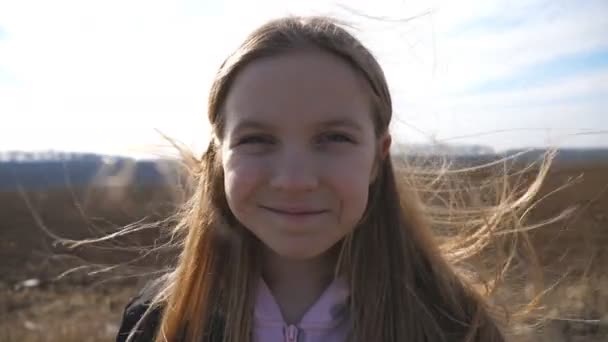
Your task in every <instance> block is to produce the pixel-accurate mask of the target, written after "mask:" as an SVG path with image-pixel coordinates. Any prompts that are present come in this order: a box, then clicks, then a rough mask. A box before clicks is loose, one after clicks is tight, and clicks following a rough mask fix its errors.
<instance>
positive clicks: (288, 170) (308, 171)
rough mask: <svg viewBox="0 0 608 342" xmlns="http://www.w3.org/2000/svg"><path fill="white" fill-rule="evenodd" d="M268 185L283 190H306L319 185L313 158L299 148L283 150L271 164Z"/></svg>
mask: <svg viewBox="0 0 608 342" xmlns="http://www.w3.org/2000/svg"><path fill="white" fill-rule="evenodd" d="M271 168H272V170H273V172H272V177H271V180H270V185H271V187H273V188H274V189H276V190H280V191H285V192H307V191H312V190H314V189H315V188H317V187H318V186H319V175H318V174H317V173H318V172H317V170H316V169H317V167H316V165H315V161H314V158H312V157H310V156H308V153H307V152H305V151H301V150H296V149H291V150H285V151H284V152H283V153H281V155H280V156H279V158H277V159H276V160H274V161H273V165H271Z"/></svg>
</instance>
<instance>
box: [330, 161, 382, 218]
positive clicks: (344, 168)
mask: <svg viewBox="0 0 608 342" xmlns="http://www.w3.org/2000/svg"><path fill="white" fill-rule="evenodd" d="M372 164H373V153H372V152H367V151H365V152H363V153H361V154H358V155H356V156H353V157H350V158H344V159H338V160H335V161H334V162H332V163H328V164H327V168H326V171H327V174H328V175H329V176H328V177H329V178H330V179H331V181H330V183H331V186H332V188H333V190H334V192H335V193H336V195H337V196H338V199H339V201H340V217H341V221H343V222H344V223H347V222H348V223H350V224H353V225H354V224H356V223H357V222H358V221H359V219H360V218H361V216H362V215H363V212H364V211H365V208H366V206H367V199H368V192H369V184H370V181H371V172H372Z"/></svg>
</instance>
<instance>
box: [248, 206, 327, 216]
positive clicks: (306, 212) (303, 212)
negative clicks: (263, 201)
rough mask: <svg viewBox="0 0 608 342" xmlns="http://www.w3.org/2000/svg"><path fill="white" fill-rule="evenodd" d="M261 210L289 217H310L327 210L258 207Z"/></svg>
mask: <svg viewBox="0 0 608 342" xmlns="http://www.w3.org/2000/svg"><path fill="white" fill-rule="evenodd" d="M260 207H261V208H263V209H266V210H268V211H271V212H273V213H277V214H282V215H290V216H310V215H319V214H323V213H326V212H327V210H318V209H300V208H273V207H267V206H260Z"/></svg>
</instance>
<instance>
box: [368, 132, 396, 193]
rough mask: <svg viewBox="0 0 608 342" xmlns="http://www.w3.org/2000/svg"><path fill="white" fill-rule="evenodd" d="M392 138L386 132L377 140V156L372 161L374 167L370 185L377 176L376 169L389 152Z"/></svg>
mask: <svg viewBox="0 0 608 342" xmlns="http://www.w3.org/2000/svg"><path fill="white" fill-rule="evenodd" d="M391 143H392V138H391V135H390V134H389V133H388V132H386V133H384V134H383V135H382V136H381V137H380V138H378V145H377V146H378V155H377V156H376V158H375V160H374V165H373V166H372V175H371V178H370V184H371V183H373V182H374V181H375V180H376V177H377V176H378V168H379V167H380V164H381V163H382V162H383V161H384V159H385V158H386V157H388V154H389V152H390V150H391Z"/></svg>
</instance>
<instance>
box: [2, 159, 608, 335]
mask: <svg viewBox="0 0 608 342" xmlns="http://www.w3.org/2000/svg"><path fill="white" fill-rule="evenodd" d="M579 175H582V176H583V177H582V180H581V181H579V182H577V183H575V184H574V185H573V186H571V187H570V188H568V189H567V190H565V191H562V192H559V193H558V194H556V195H554V196H551V197H549V198H548V199H547V200H545V201H544V202H543V203H542V205H541V206H540V207H538V208H537V209H535V210H534V212H533V213H532V218H533V220H542V219H544V218H549V217H551V216H554V215H556V214H558V213H560V212H561V211H562V210H564V209H565V208H567V207H569V206H571V205H577V207H578V209H577V211H576V213H575V215H574V216H572V218H571V219H569V220H568V221H566V222H561V223H559V224H555V225H552V226H549V227H544V228H542V229H540V230H538V231H534V232H533V233H532V240H533V243H534V246H535V248H536V249H537V251H538V253H539V255H540V257H541V262H542V264H543V265H544V266H545V281H546V283H545V284H546V285H548V286H549V285H552V284H557V285H556V287H555V288H554V289H553V291H551V292H550V293H548V295H547V297H546V298H545V300H544V301H543V305H546V306H547V309H548V312H549V313H550V315H551V319H550V320H548V321H547V322H546V324H545V325H544V326H542V327H538V328H536V329H528V331H527V334H525V335H527V337H523V336H524V335H522V337H521V338H520V339H521V340H522V341H523V340H526V341H556V342H567V341H571V342H575V341H598V342H599V341H608V337H607V336H608V326H607V323H608V290H607V289H608V275H606V274H605V272H604V271H605V269H606V267H607V265H608V247H607V246H608V188H607V187H608V164H605V163H604V164H602V163H598V164H586V165H577V166H576V167H575V168H568V167H562V168H560V169H558V170H556V171H554V172H553V173H552V174H551V175H550V176H549V178H548V180H547V183H546V185H545V189H544V190H543V191H544V192H548V191H549V190H550V189H554V188H556V187H558V186H559V185H561V184H563V182H565V181H566V180H567V179H569V178H576V177H578V176H579ZM108 192H110V193H108ZM117 194H119V195H117ZM27 198H28V199H29V207H28V205H26V203H25V202H24V201H23V199H22V198H21V197H20V196H19V194H17V193H0V205H2V207H3V210H2V211H0V260H1V261H0V341H26V342H27V341H110V340H113V339H114V336H115V333H116V330H117V328H118V324H119V321H120V316H121V314H122V310H123V308H124V305H125V304H126V302H127V300H128V299H129V297H130V296H131V295H133V294H134V293H135V292H136V290H137V288H138V287H139V286H140V285H141V283H142V281H145V279H125V278H118V280H113V281H108V282H101V281H102V280H103V279H104V277H106V278H105V279H106V280H107V277H109V275H107V274H106V275H103V276H99V275H98V276H89V275H87V274H86V272H85V271H91V270H92V269H94V267H93V268H88V269H85V270H82V271H79V272H74V273H72V274H70V275H68V276H66V277H64V278H62V279H60V280H55V278H56V276H57V275H59V274H61V273H62V272H64V271H66V270H68V269H72V268H74V267H77V266H79V265H83V263H87V264H88V265H95V264H96V263H102V262H110V263H120V262H122V261H125V260H130V259H133V258H134V257H137V256H138V255H139V254H138V252H133V251H129V250H124V249H122V248H123V247H124V246H125V245H128V244H144V245H150V244H153V243H154V241H155V239H156V238H158V232H157V231H148V232H143V233H142V234H140V235H139V236H133V237H130V238H129V239H128V240H125V241H121V244H116V245H114V247H115V248H114V249H109V250H103V249H91V248H79V249H76V250H74V251H69V250H67V249H65V248H63V247H61V246H58V245H53V243H52V239H51V238H49V236H48V232H46V233H45V232H43V230H41V227H40V225H39V223H40V222H36V221H35V219H34V218H33V217H32V209H34V211H35V213H36V214H38V215H39V218H40V219H41V220H42V222H44V224H45V225H46V227H47V228H48V229H50V230H51V231H52V233H54V234H58V235H60V236H62V237H64V238H69V239H82V238H86V237H91V236H100V234H104V233H108V232H112V231H114V230H116V229H117V227H120V226H122V225H125V224H128V223H131V222H133V221H135V220H138V219H141V218H142V217H145V216H150V219H155V218H161V217H163V215H166V213H167V212H168V211H169V209H170V207H171V206H170V202H171V199H172V195H171V194H168V190H167V189H166V188H149V189H139V190H133V189H128V190H125V189H115V190H108V189H97V190H94V191H91V189H88V190H87V191H85V190H84V189H71V190H69V191H68V190H58V191H49V192H45V193H28V194H27ZM108 198H113V201H109V200H108ZM79 205H81V206H80V207H79ZM155 262H157V261H156V260H147V261H145V263H148V264H150V263H152V264H154V263H155ZM30 278H36V279H40V280H41V285H40V286H37V287H33V288H22V289H19V288H18V284H19V283H20V282H21V281H23V280H26V279H30ZM519 285H523V287H524V288H525V285H526V284H519ZM507 295H508V294H507Z"/></svg>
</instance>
